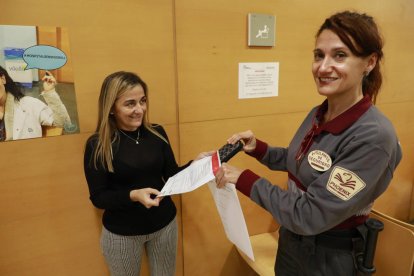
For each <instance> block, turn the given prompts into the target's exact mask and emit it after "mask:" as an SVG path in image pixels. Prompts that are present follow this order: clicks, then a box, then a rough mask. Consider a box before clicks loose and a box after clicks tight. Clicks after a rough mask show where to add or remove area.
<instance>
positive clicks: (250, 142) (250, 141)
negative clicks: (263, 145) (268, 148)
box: [227, 130, 256, 152]
mask: <svg viewBox="0 0 414 276" xmlns="http://www.w3.org/2000/svg"><path fill="white" fill-rule="evenodd" d="M239 140H242V141H243V142H244V146H243V150H244V151H245V152H252V151H254V150H255V149H256V138H255V137H254V134H253V132H252V131H251V130H247V131H243V132H239V133H236V134H233V135H232V136H231V137H230V138H229V139H227V143H229V144H234V143H236V142H237V141H239Z"/></svg>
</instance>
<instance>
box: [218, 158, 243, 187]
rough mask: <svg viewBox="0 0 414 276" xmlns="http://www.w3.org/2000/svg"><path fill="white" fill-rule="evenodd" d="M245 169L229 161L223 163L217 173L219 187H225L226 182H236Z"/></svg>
mask: <svg viewBox="0 0 414 276" xmlns="http://www.w3.org/2000/svg"><path fill="white" fill-rule="evenodd" d="M242 172H243V171H242V170H241V169H239V168H236V167H233V166H231V165H229V164H227V163H223V164H222V166H221V167H220V169H219V170H218V171H217V173H216V184H217V188H223V187H224V186H225V185H226V183H233V184H236V183H237V180H239V177H240V175H241V173H242Z"/></svg>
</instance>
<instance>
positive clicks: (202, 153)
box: [194, 150, 216, 161]
mask: <svg viewBox="0 0 414 276" xmlns="http://www.w3.org/2000/svg"><path fill="white" fill-rule="evenodd" d="M215 152H216V151H214V150H212V151H205V152H201V153H200V154H198V155H197V157H196V158H195V159H194V161H196V160H200V159H203V158H204V157H207V156H211V155H213V154H214V153H215Z"/></svg>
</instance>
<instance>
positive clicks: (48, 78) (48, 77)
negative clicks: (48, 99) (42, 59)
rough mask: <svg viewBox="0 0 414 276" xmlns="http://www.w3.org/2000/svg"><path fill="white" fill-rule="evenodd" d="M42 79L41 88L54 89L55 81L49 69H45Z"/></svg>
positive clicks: (45, 89) (46, 90)
mask: <svg viewBox="0 0 414 276" xmlns="http://www.w3.org/2000/svg"><path fill="white" fill-rule="evenodd" d="M42 81H43V89H44V91H45V92H48V91H51V90H53V89H55V86H56V83H57V82H56V79H55V77H54V76H53V75H52V73H50V72H49V71H47V70H46V73H45V75H44V77H43V78H42Z"/></svg>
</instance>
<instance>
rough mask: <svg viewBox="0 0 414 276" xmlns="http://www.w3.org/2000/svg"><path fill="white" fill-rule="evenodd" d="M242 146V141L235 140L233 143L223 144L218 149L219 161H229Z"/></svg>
mask: <svg viewBox="0 0 414 276" xmlns="http://www.w3.org/2000/svg"><path fill="white" fill-rule="evenodd" d="M242 148H243V143H242V142H241V141H237V143H235V144H225V145H224V146H222V147H221V148H220V149H219V150H218V153H219V157H220V161H221V162H227V161H229V160H230V159H231V158H232V157H233V156H235V155H236V153H238V152H239V151H241V149H242Z"/></svg>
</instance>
